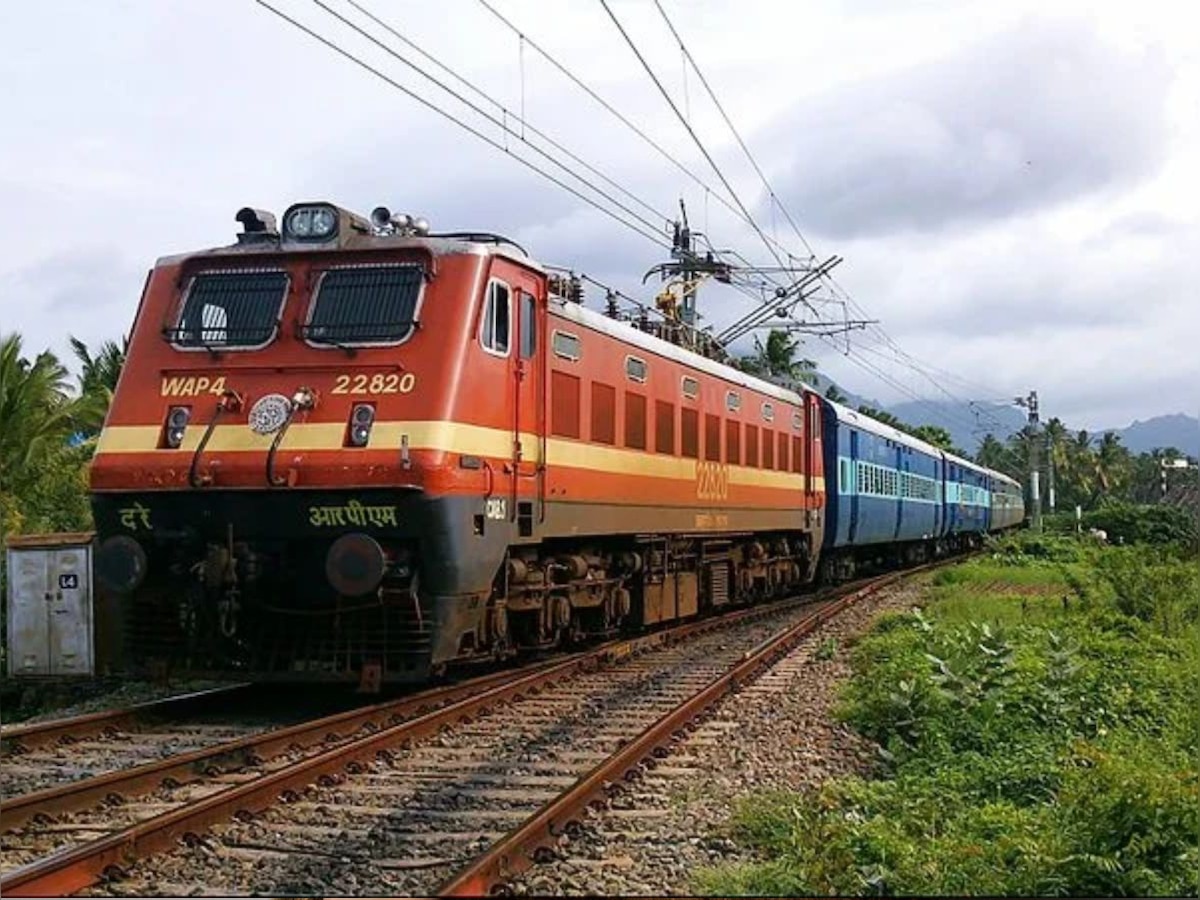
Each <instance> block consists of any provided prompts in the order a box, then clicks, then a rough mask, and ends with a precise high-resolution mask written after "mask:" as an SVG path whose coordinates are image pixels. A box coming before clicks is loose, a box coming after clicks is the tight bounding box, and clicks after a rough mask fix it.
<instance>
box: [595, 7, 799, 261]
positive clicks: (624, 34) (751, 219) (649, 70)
mask: <svg viewBox="0 0 1200 900" xmlns="http://www.w3.org/2000/svg"><path fill="white" fill-rule="evenodd" d="M600 5H601V6H602V7H604V11H605V12H606V13H608V17H609V18H610V19H612V22H613V24H614V25H615V26H616V27H617V31H619V32H620V33H621V37H623V38H624V39H625V43H626V44H628V45H629V49H630V50H631V51H633V55H634V56H636V57H637V59H638V62H640V63H641V64H642V68H643V69H645V70H646V74H647V75H649V76H650V80H651V81H653V82H654V86H655V87H657V88H658V92H659V93H660V94H662V96H663V99H664V100H666V102H667V105H668V106H670V107H671V111H672V112H673V113H675V117H676V118H677V119H679V121H680V122H681V123H682V124H683V127H684V128H685V129H686V130H687V133H688V134H689V135H690V136H691V138H692V141H693V142H694V143H695V144H696V147H697V148H699V150H700V153H701V155H702V156H703V157H704V158H705V160H707V162H708V164H709V166H711V167H712V170H713V172H714V173H715V174H716V176H717V179H718V180H719V181H720V182H721V184H722V185H724V187H725V190H727V191H728V192H729V196H730V197H731V198H732V199H733V201H734V203H736V204H737V206H738V208H739V209H740V210H741V211H742V214H743V216H745V219H746V221H747V222H748V223H749V224H750V227H751V228H753V229H754V232H755V233H756V234H757V235H758V237H759V239H760V240H761V241H762V243H763V246H765V247H766V248H767V250H768V251H769V252H770V254H771V255H772V256H773V257H775V262H777V263H779V265H781V266H782V265H783V264H784V263H783V259H782V258H781V257H780V255H779V253H778V252H777V251H776V250H775V248H774V246H772V244H771V241H770V240H769V239H768V238H767V235H766V233H765V232H763V230H762V228H760V227H759V225H758V223H757V222H756V221H755V220H754V216H752V215H751V214H750V210H748V209H747V208H746V204H744V203H743V202H742V199H741V197H739V196H738V194H737V191H735V190H734V189H733V185H731V184H730V183H729V179H727V178H726V177H725V173H724V172H722V171H721V167H720V166H718V165H717V162H716V160H715V159H713V158H712V154H710V153H709V152H708V149H707V148H706V147H705V146H704V142H703V141H701V140H700V137H699V135H697V134H696V131H695V129H694V128H692V126H691V124H690V123H689V122H688V120H687V119H686V118H685V117H684V115H683V113H682V112H680V111H679V107H678V106H676V105H675V101H674V100H672V99H671V95H670V93H668V92H667V89H666V88H665V87H663V84H662V82H661V81H660V80H659V78H658V76H657V75H655V74H654V70H653V69H652V68H651V67H650V63H648V62H647V61H646V58H645V57H644V56H642V52H641V51H640V50H638V48H637V44H636V43H634V41H633V38H631V37H630V36H629V33H628V32H627V31H626V30H625V27H624V26H623V25H622V24H621V20H620V19H618V18H617V16H616V14H615V13H614V12H613V11H612V7H610V6H609V5H608V0H600Z"/></svg>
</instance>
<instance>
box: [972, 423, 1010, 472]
mask: <svg viewBox="0 0 1200 900" xmlns="http://www.w3.org/2000/svg"><path fill="white" fill-rule="evenodd" d="M975 462H977V463H979V464H980V465H981V466H987V467H988V468H989V469H995V470H996V471H998V472H1003V471H1005V466H1006V464H1007V463H1008V451H1007V450H1006V449H1005V448H1004V445H1003V444H1002V443H1000V442H999V441H998V440H996V436H995V435H994V434H992V433H991V432H988V433H987V434H985V435H984V436H983V440H982V441H980V442H979V449H978V450H976V451H975Z"/></svg>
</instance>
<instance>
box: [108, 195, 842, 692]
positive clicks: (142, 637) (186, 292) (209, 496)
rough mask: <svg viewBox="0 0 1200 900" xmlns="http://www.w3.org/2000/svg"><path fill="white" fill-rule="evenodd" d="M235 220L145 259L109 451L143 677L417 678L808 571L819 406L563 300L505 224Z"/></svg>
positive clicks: (128, 613) (113, 536)
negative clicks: (445, 229) (433, 228)
mask: <svg viewBox="0 0 1200 900" xmlns="http://www.w3.org/2000/svg"><path fill="white" fill-rule="evenodd" d="M238 218H239V221H241V222H242V223H243V225H244V227H245V231H244V232H243V233H242V234H241V235H239V236H238V237H239V239H238V242H237V243H236V244H234V245H232V246H229V247H223V248H219V249H214V250H210V251H205V252H200V253H194V254H186V255H181V256H176V257H170V258H166V259H163V260H160V261H159V263H158V265H157V266H156V267H155V268H154V270H153V271H152V272H151V274H150V277H149V279H148V281H147V284H146V288H145V291H144V294H143V297H142V302H141V305H140V308H139V310H138V315H137V319H136V322H135V324H134V328H133V332H132V335H131V339H130V344H129V352H128V362H127V364H126V367H125V370H124V372H123V373H122V376H121V381H120V383H119V385H118V386H117V390H116V393H115V396H114V399H113V405H112V408H111V411H110V413H109V416H108V420H107V421H106V423H105V427H104V430H103V432H102V434H101V436H100V440H99V444H98V447H97V451H96V457H95V461H94V463H93V466H92V471H91V483H92V496H93V509H94V513H95V519H96V525H97V529H98V531H99V534H100V539H101V544H100V548H99V552H98V554H97V574H98V576H99V577H100V579H101V581H102V583H103V584H104V585H105V586H106V588H107V589H108V590H110V591H112V592H115V593H116V594H118V595H120V596H121V597H122V598H124V602H123V603H122V604H121V607H122V616H123V618H124V624H125V631H126V635H127V643H126V654H127V659H128V660H129V661H130V662H131V663H132V664H133V666H135V667H140V666H144V665H148V664H150V663H152V662H153V661H155V660H163V661H169V662H171V663H173V664H175V665H179V666H182V667H185V668H187V669H192V670H226V671H238V672H241V673H246V674H250V675H254V676H257V677H287V678H305V677H309V678H312V677H318V678H330V677H333V678H347V679H355V678H359V677H360V676H361V674H362V673H363V672H364V671H370V672H372V673H373V675H374V674H378V675H380V676H382V677H383V678H384V679H387V680H420V679H423V678H425V677H428V675H429V674H430V673H431V672H432V671H437V670H440V669H442V668H444V667H445V666H446V665H447V664H449V663H452V662H456V661H462V660H472V659H491V658H495V657H497V656H505V655H509V654H512V653H515V652H518V651H519V650H521V649H524V648H530V647H544V646H551V645H554V644H558V643H561V642H563V641H566V640H572V639H578V638H582V637H586V636H594V635H601V634H611V633H615V632H616V631H617V630H618V629H620V628H622V627H637V626H644V625H648V624H653V623H656V622H659V621H664V620H669V619H674V618H677V617H683V616H688V615H692V614H695V613H698V612H701V611H703V610H704V609H706V608H709V607H717V606H721V605H723V604H726V603H734V602H746V601H749V600H757V599H766V598H769V597H771V596H775V595H780V594H782V593H784V592H786V591H787V590H788V589H789V588H792V587H794V586H796V585H798V584H799V583H801V582H802V581H805V580H807V579H808V578H809V577H811V573H812V571H813V569H814V567H815V563H816V548H818V547H819V546H820V543H821V526H822V510H823V499H824V497H823V492H824V485H823V479H822V477H821V469H820V466H821V452H820V416H819V415H818V413H817V399H816V397H815V395H811V394H807V393H806V394H804V395H803V396H802V395H799V394H795V393H792V392H789V391H784V390H782V389H780V388H778V387H775V386H773V385H770V384H767V383H765V382H762V381H759V380H757V379H754V378H751V377H750V376H747V375H745V374H742V373H740V372H738V371H736V370H734V369H731V368H729V367H727V366H724V365H721V364H719V363H717V362H714V361H712V360H710V359H707V358H705V357H703V356H700V355H698V354H696V353H692V352H690V351H688V350H686V349H683V348H682V347H680V346H676V345H675V344H672V343H670V342H668V341H666V340H661V339H660V338H659V337H656V336H654V335H652V334H649V333H647V332H646V330H642V329H638V328H636V327H634V326H633V325H631V324H630V323H626V322H619V321H617V320H615V319H612V318H606V317H605V316H603V315H600V314H598V313H594V312H591V311H589V310H587V309H584V308H583V307H582V305H581V304H579V303H576V302H572V301H571V300H570V299H567V298H565V297H561V296H557V295H556V294H555V293H554V292H553V290H552V286H553V284H554V281H553V279H551V278H549V277H548V276H547V273H546V272H545V271H544V270H543V269H542V268H541V267H540V266H538V265H537V264H536V263H534V262H533V261H531V260H530V259H529V258H528V257H527V256H526V255H525V253H524V252H523V251H522V250H521V249H520V248H519V247H517V246H516V245H515V244H513V243H512V242H510V241H507V240H505V239H503V238H500V237H497V236H494V235H486V234H466V233H451V234H440V235H439V234H430V233H429V231H428V226H426V225H425V224H424V223H423V222H421V221H417V222H413V221H412V220H411V219H409V218H408V217H404V216H392V215H391V214H390V213H388V212H387V211H386V210H384V209H382V208H380V209H379V210H376V213H375V214H374V215H373V216H372V221H369V222H368V221H367V220H365V219H362V218H360V217H358V216H355V215H354V214H352V213H349V212H347V211H345V210H341V209H339V208H337V207H334V206H331V205H329V204H324V203H315V204H300V205H297V206H293V207H292V208H291V209H289V210H288V212H287V213H286V214H285V216H284V219H283V229H282V232H280V231H277V230H276V229H275V226H274V220H273V218H272V217H271V216H270V215H269V214H266V213H260V212H257V211H254V210H249V209H247V210H243V211H242V212H240V213H239V215H238ZM372 677H373V676H372Z"/></svg>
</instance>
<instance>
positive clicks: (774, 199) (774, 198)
mask: <svg viewBox="0 0 1200 900" xmlns="http://www.w3.org/2000/svg"><path fill="white" fill-rule="evenodd" d="M654 5H655V7H657V9H658V13H659V15H660V16H662V19H663V21H664V22H665V23H666V25H667V28H668V29H670V31H671V36H672V37H673V38H675V42H676V43H677V44H679V50H680V52H681V53H682V54H683V58H684V59H685V60H686V62H687V63H688V64H689V65H691V67H692V71H694V72H695V73H696V77H697V78H699V79H700V84H701V86H702V87H703V88H704V91H705V93H707V94H708V98H709V99H710V100H711V101H712V102H713V106H715V107H716V108H717V112H718V113H720V114H721V118H722V119H724V120H725V124H726V125H727V126H728V127H729V130H730V131H731V132H732V133H733V136H734V138H735V139H736V140H737V142H738V146H739V147H741V148H742V152H743V153H744V154H745V155H746V159H748V160H749V161H750V165H751V166H753V167H754V171H755V172H756V173H757V174H758V178H759V180H760V181H761V182H762V185H763V187H764V188H765V189H766V191H767V196H768V197H769V198H770V201H771V204H772V216H773V215H774V208H775V207H778V208H779V211H780V212H782V213H783V217H784V218H785V219H786V220H787V222H788V224H789V225H791V227H792V231H793V232H795V234H796V237H797V238H798V239H799V241H800V243H801V244H802V245H803V246H804V249H805V250H807V251H808V256H809V258H810V259H813V258H815V257H816V255H817V254H816V253H815V252H814V251H813V248H812V246H811V245H809V243H808V240H807V239H806V238H805V237H804V234H803V233H802V232H801V231H800V226H799V225H797V224H796V220H795V219H793V218H792V215H791V213H789V212H788V210H787V207H786V206H784V205H783V203H782V202H781V201H780V200H779V195H778V194H776V193H775V189H774V188H773V187H772V186H771V183H770V182H769V181H768V180H767V176H766V174H765V173H764V172H763V170H762V167H761V166H759V164H758V161H757V160H756V159H755V158H754V154H753V153H751V152H750V148H749V147H748V146H747V145H746V142H745V141H744V140H742V135H741V133H740V132H739V131H738V130H737V127H736V126H735V125H734V124H733V120H732V119H731V118H730V117H729V114H728V113H726V112H725V107H724V106H722V105H721V101H720V100H718V99H717V95H716V92H715V91H714V90H713V89H712V87H711V86H710V85H709V83H708V79H707V78H705V77H704V73H703V72H702V71H700V66H699V65H698V64H697V63H696V60H695V58H694V57H693V56H692V54H691V51H689V50H688V48H687V45H686V44H684V42H683V38H682V37H680V35H679V32H678V31H676V30H675V25H674V23H672V22H671V18H670V16H668V15H667V11H666V10H665V9H663V5H662V3H661V2H660V0H654ZM685 73H686V69H685ZM685 84H686V82H685Z"/></svg>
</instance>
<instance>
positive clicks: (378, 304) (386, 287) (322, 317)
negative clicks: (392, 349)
mask: <svg viewBox="0 0 1200 900" xmlns="http://www.w3.org/2000/svg"><path fill="white" fill-rule="evenodd" d="M424 286H425V271H424V269H423V268H422V267H421V266H414V265H403V266H347V267H345V268H338V269H329V270H327V271H325V272H323V273H321V278H320V281H318V282H317V288H316V293H315V294H314V295H313V300H312V305H311V306H310V308H309V311H308V321H307V322H306V323H305V325H304V327H303V329H301V334H302V335H303V336H304V338H305V339H306V340H308V341H309V343H313V344H328V345H330V346H347V345H368V346H369V345H383V344H399V343H400V342H401V341H405V340H407V339H408V338H409V337H411V336H412V333H413V329H414V328H415V327H416V321H417V306H418V303H419V302H420V299H421V291H422V289H423V288H424Z"/></svg>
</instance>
